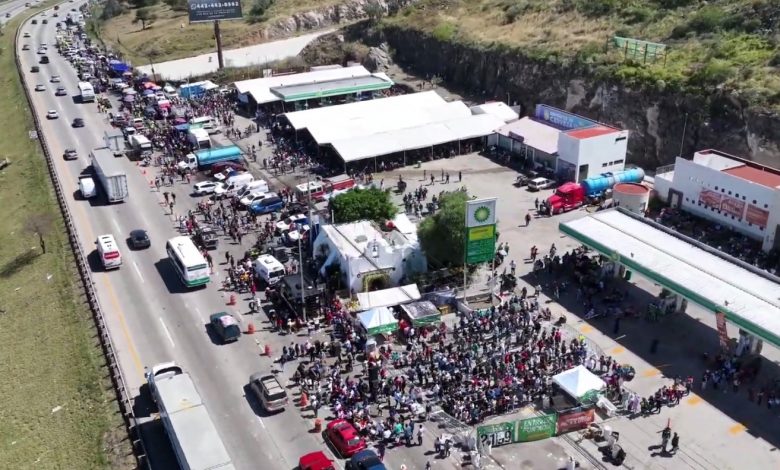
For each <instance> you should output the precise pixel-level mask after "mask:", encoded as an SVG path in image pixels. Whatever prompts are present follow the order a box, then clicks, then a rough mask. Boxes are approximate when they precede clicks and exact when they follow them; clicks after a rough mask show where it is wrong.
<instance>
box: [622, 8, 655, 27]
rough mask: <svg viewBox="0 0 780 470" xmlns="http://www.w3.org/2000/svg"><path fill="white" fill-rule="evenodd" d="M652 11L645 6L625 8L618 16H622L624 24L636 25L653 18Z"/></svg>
mask: <svg viewBox="0 0 780 470" xmlns="http://www.w3.org/2000/svg"><path fill="white" fill-rule="evenodd" d="M653 13H654V11H653V10H652V9H651V8H649V7H645V6H630V7H628V8H626V9H625V10H623V11H621V12H620V16H622V17H623V18H624V19H625V21H626V23H628V24H636V23H644V22H645V21H647V20H649V19H650V18H652V17H653Z"/></svg>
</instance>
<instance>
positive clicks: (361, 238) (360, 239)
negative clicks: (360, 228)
mask: <svg viewBox="0 0 780 470" xmlns="http://www.w3.org/2000/svg"><path fill="white" fill-rule="evenodd" d="M367 241H368V237H367V236H365V235H362V234H361V235H358V236H357V237H355V243H365V242H367Z"/></svg>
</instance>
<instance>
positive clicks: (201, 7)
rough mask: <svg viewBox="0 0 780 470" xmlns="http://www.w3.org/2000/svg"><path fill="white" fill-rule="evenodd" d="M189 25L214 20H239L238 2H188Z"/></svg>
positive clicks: (239, 9)
mask: <svg viewBox="0 0 780 470" xmlns="http://www.w3.org/2000/svg"><path fill="white" fill-rule="evenodd" d="M187 4H188V7H189V12H190V23H203V22H206V21H214V20H240V19H241V18H242V17H243V15H242V14H241V1H240V0H188V1H187Z"/></svg>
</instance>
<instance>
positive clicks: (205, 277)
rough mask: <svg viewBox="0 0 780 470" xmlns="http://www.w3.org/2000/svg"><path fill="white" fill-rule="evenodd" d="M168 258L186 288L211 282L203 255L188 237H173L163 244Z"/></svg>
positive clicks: (209, 272)
mask: <svg viewBox="0 0 780 470" xmlns="http://www.w3.org/2000/svg"><path fill="white" fill-rule="evenodd" d="M165 250H166V251H167V252H168V258H169V259H170V260H171V264H173V267H174V268H175V269H176V273H177V274H178V275H179V278H181V282H183V283H184V285H185V286H187V287H197V286H203V285H205V284H207V283H208V282H209V281H210V280H211V277H210V276H211V270H210V269H209V265H208V263H206V259H205V258H204V257H203V255H202V254H201V253H200V251H198V248H197V247H195V244H194V243H192V240H190V238H189V237H174V238H171V239H170V240H168V243H166V244H165Z"/></svg>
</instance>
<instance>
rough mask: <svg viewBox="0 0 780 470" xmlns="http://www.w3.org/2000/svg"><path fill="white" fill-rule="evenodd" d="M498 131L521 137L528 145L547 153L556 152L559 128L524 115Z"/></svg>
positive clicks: (553, 153) (509, 135) (552, 153)
mask: <svg viewBox="0 0 780 470" xmlns="http://www.w3.org/2000/svg"><path fill="white" fill-rule="evenodd" d="M498 133H499V134H501V135H504V136H507V137H513V138H515V139H517V138H522V139H523V143H524V144H525V145H527V146H528V147H532V148H535V149H537V150H541V151H542V152H544V153H546V154H548V155H555V154H557V153H558V134H560V133H561V131H560V129H558V128H555V127H553V126H551V125H549V124H545V123H544V122H541V121H537V120H534V119H531V118H530V117H528V116H526V117H524V118H522V119H519V120H517V121H514V122H510V123H509V124H507V125H505V126H503V127H501V128H500V129H499V130H498Z"/></svg>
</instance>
